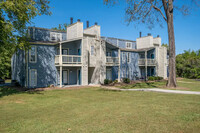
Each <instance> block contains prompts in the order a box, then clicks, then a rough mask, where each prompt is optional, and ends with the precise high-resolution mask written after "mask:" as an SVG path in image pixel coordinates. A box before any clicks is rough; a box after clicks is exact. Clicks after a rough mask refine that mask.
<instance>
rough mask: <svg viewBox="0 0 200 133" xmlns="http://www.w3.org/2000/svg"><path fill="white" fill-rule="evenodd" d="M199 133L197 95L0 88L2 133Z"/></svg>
mask: <svg viewBox="0 0 200 133" xmlns="http://www.w3.org/2000/svg"><path fill="white" fill-rule="evenodd" d="M69 128H70V129H71V131H68V130H67V129H69ZM199 131H200V96H198V95H178V94H165V93H155V92H120V91H107V90H104V89H100V88H85V89H76V90H48V91H41V92H32V93H30V92H29V93H22V92H21V93H20V92H17V91H13V90H12V89H7V90H5V89H3V88H0V132H19V133H27V132H31V133H38V132H48V133H49V132H52V133H54V132H59V133H63V132H73V133H87V132H91V133H95V132H103V133H106V132H107V133H122V132H127V133H130V132H138V133H139V132H148V133H156V132H157V133H162V132H164V133H166V132H170V133H172V132H173V133H174V132H177V133H183V132H188V133H192V132H199Z"/></svg>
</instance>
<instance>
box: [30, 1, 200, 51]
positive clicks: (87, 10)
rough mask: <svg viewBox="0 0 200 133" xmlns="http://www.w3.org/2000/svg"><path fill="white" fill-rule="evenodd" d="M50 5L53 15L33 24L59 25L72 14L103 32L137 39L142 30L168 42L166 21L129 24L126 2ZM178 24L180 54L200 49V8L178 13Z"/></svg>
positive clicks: (176, 33) (176, 18) (176, 29)
mask: <svg viewBox="0 0 200 133" xmlns="http://www.w3.org/2000/svg"><path fill="white" fill-rule="evenodd" d="M187 4H188V3H187ZM50 7H52V9H51V11H52V15H51V16H45V15H43V16H38V17H36V18H34V19H33V24H32V26H36V27H43V28H52V27H57V26H58V25H59V24H63V23H68V24H69V23H70V17H73V18H74V21H76V20H77V19H81V21H82V22H84V27H85V26H86V21H87V20H89V21H90V25H93V24H94V23H95V22H98V24H99V25H100V26H101V35H102V36H108V37H117V38H122V39H130V40H136V38H137V37H139V32H140V31H141V32H142V36H146V35H147V33H151V34H152V35H153V36H154V37H156V36H157V35H160V37H161V38H162V43H168V34H167V27H166V24H165V23H163V26H164V27H163V28H161V27H160V26H159V25H155V28H153V29H151V30H150V29H148V28H147V26H146V25H144V24H141V25H137V26H135V25H134V24H130V25H129V26H127V23H125V21H124V20H125V11H124V9H125V7H126V5H125V4H123V3H119V4H118V5H116V6H113V7H112V6H106V5H104V4H103V0H52V1H51V3H50ZM174 27H175V42H176V54H179V53H182V52H183V51H184V50H188V49H191V50H198V49H200V10H197V9H196V10H193V11H192V12H191V15H189V16H182V15H181V14H177V13H176V14H175V20H174Z"/></svg>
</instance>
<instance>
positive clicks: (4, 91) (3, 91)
mask: <svg viewBox="0 0 200 133" xmlns="http://www.w3.org/2000/svg"><path fill="white" fill-rule="evenodd" d="M41 91H42V90H36V89H27V88H20V87H8V86H4V87H0V98H1V97H3V96H9V95H13V94H22V93H26V94H43V93H41Z"/></svg>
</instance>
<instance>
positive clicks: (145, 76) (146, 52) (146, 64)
mask: <svg viewBox="0 0 200 133" xmlns="http://www.w3.org/2000/svg"><path fill="white" fill-rule="evenodd" d="M145 80H146V81H147V51H145Z"/></svg>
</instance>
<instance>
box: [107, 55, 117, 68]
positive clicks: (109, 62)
mask: <svg viewBox="0 0 200 133" xmlns="http://www.w3.org/2000/svg"><path fill="white" fill-rule="evenodd" d="M106 65H107V66H118V65H119V58H118V57H106Z"/></svg>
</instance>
